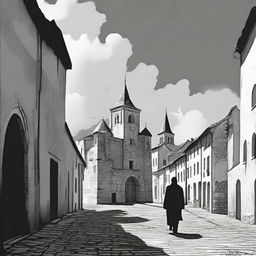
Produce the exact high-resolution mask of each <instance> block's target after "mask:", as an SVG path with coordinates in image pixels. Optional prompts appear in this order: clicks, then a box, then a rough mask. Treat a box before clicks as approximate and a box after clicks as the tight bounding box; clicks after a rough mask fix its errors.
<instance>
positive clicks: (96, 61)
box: [65, 34, 132, 133]
mask: <svg viewBox="0 0 256 256" xmlns="http://www.w3.org/2000/svg"><path fill="white" fill-rule="evenodd" d="M65 41H66V44H67V48H68V50H69V52H70V55H71V59H72V63H73V69H72V70H71V71H68V73H67V85H68V86H67V94H68V95H69V94H72V93H78V94H79V95H81V96H84V98H83V108H81V109H80V112H79V115H83V118H81V119H80V120H79V119H78V120H77V122H79V125H77V124H76V125H74V127H73V125H72V124H70V127H71V130H72V132H73V133H76V132H78V128H77V127H79V126H80V129H82V128H87V127H88V126H90V125H92V124H94V123H95V122H97V120H96V119H95V117H97V118H98V119H100V118H102V117H103V116H108V115H109V108H110V107H112V106H113V105H114V104H115V101H117V99H118V97H119V93H120V90H121V88H122V87H123V85H124V77H125V73H126V70H127V66H126V63H127V59H128V58H129V57H130V56H131V54H132V45H131V43H130V42H129V40H128V39H126V38H122V37H121V36H120V35H119V34H110V35H108V37H107V38H106V42H105V43H101V42H100V41H99V39H98V38H95V39H94V40H93V41H90V39H89V38H88V37H87V35H86V34H84V35H82V36H81V37H80V39H79V40H74V39H72V38H71V36H65ZM70 108H71V109H72V108H73V107H72V101H67V105H66V109H67V110H68V109H70ZM88 109H89V111H87V110H88ZM76 113H78V112H76ZM86 113H87V114H86ZM67 118H68V115H67ZM69 123H71V121H69Z"/></svg>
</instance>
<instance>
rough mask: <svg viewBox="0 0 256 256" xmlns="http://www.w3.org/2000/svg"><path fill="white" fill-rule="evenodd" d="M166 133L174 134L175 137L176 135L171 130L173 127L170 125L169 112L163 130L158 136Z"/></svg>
mask: <svg viewBox="0 0 256 256" xmlns="http://www.w3.org/2000/svg"><path fill="white" fill-rule="evenodd" d="M164 132H166V133H170V134H173V135H174V133H173V132H172V130H171V126H170V123H169V119H168V116H167V112H166V113H165V119H164V123H163V125H162V128H161V130H160V132H159V133H158V135H159V134H162V133H164Z"/></svg>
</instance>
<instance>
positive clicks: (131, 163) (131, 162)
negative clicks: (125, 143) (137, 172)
mask: <svg viewBox="0 0 256 256" xmlns="http://www.w3.org/2000/svg"><path fill="white" fill-rule="evenodd" d="M129 169H133V161H131V160H130V161H129Z"/></svg>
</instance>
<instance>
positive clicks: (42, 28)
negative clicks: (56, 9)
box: [23, 0, 72, 69]
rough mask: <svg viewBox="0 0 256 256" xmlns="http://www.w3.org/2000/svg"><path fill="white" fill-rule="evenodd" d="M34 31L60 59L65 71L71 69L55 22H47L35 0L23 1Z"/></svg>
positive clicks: (64, 45) (61, 36)
mask: <svg viewBox="0 0 256 256" xmlns="http://www.w3.org/2000/svg"><path fill="white" fill-rule="evenodd" d="M23 2H24V5H25V7H26V9H27V11H28V14H29V15H30V17H31V19H32V21H33V23H34V25H35V26H36V29H37V31H38V33H39V35H40V37H41V39H42V40H44V41H45V43H46V44H47V45H48V46H49V47H50V48H52V50H53V52H54V54H55V55H56V56H57V57H58V58H59V59H60V61H61V62H62V64H63V66H64V67H65V68H66V69H71V68H72V63H71V60H70V57H69V54H68V51H67V47H66V44H65V42H64V39H63V35H62V32H61V30H60V29H59V27H58V26H57V25H56V23H55V21H54V20H52V21H49V20H48V19H46V18H45V16H44V14H43V13H42V11H41V10H40V8H39V6H38V4H37V1H36V0H23Z"/></svg>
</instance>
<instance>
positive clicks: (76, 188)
mask: <svg viewBox="0 0 256 256" xmlns="http://www.w3.org/2000/svg"><path fill="white" fill-rule="evenodd" d="M75 193H77V178H75Z"/></svg>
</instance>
